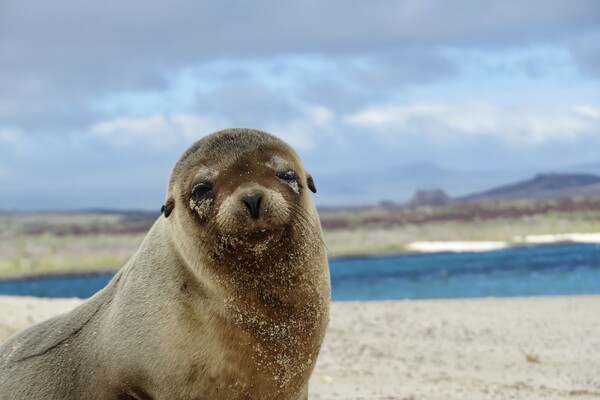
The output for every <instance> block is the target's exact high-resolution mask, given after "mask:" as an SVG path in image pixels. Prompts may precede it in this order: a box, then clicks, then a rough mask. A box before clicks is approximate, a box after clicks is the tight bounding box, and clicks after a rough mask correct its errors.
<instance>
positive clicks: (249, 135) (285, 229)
mask: <svg viewBox="0 0 600 400" xmlns="http://www.w3.org/2000/svg"><path fill="white" fill-rule="evenodd" d="M309 191H312V192H316V187H315V184H314V181H313V179H312V177H311V176H310V175H309V174H308V173H307V172H306V171H305V169H304V166H303V164H302V161H301V160H300V157H299V156H298V155H297V154H296V152H295V151H294V150H293V149H292V148H291V147H290V146H289V145H287V144H286V143H285V142H283V141H282V140H280V139H278V138H277V137H275V136H273V135H270V134H268V133H265V132H262V131H258V130H252V129H228V130H223V131H219V132H216V133H213V134H211V135H209V136H206V137H204V138H203V139H201V140H199V141H198V142H196V143H194V144H193V145H192V146H191V147H190V148H189V149H188V150H187V151H186V152H185V153H184V154H183V155H182V156H181V158H180V159H179V161H178V162H177V163H176V165H175V167H174V169H173V172H172V175H171V179H170V182H169V189H168V197H167V202H166V204H165V206H164V207H163V214H164V216H165V217H167V218H168V219H169V220H170V221H169V222H170V223H171V224H173V225H174V229H176V230H177V234H176V237H177V241H179V243H177V245H178V246H180V247H181V248H182V250H183V251H184V252H185V253H186V254H187V255H188V256H189V257H192V258H193V257H200V258H202V257H204V256H206V255H210V257H211V259H212V261H215V260H216V261H221V262H224V263H228V264H231V263H238V264H239V263H242V264H245V265H248V266H254V267H256V266H257V265H258V264H260V265H264V264H266V263H267V261H268V262H270V263H271V264H272V262H273V261H276V262H279V261H281V260H283V259H284V258H286V257H287V258H289V257H291V256H293V255H294V253H300V252H302V251H307V250H308V251H310V250H309V249H307V248H306V247H307V245H308V244H309V243H310V244H311V246H317V247H319V246H321V245H322V239H321V230H320V225H319V222H318V218H317V216H316V211H315V209H314V205H313V203H312V200H311V197H310V194H309V193H308V192H309ZM299 247H304V248H303V249H300V248H299ZM286 253H287V254H286ZM186 258H187V257H186ZM248 260H252V261H253V262H252V263H251V262H248ZM204 261H205V260H204ZM244 261H246V262H244Z"/></svg>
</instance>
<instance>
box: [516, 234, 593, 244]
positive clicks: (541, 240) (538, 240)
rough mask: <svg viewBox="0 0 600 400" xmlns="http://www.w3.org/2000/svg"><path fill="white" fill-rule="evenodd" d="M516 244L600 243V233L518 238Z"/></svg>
mask: <svg viewBox="0 0 600 400" xmlns="http://www.w3.org/2000/svg"><path fill="white" fill-rule="evenodd" d="M515 241H516V242H524V243H531V244H545V243H560V242H575V243H600V233H563V234H560V235H529V236H523V237H516V238H515Z"/></svg>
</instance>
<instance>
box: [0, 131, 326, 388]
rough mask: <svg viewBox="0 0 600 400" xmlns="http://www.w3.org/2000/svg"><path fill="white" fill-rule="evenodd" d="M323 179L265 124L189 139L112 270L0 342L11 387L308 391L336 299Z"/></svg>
mask: <svg viewBox="0 0 600 400" xmlns="http://www.w3.org/2000/svg"><path fill="white" fill-rule="evenodd" d="M288 171H293V174H292V175H290V173H289V172H288ZM286 173H288V175H285V174H286ZM290 176H291V177H292V178H293V179H292V178H290ZM313 189H314V190H316V188H315V187H314V182H313V181H312V178H311V177H310V175H308V174H307V173H306V172H305V171H304V168H303V166H302V163H301V161H300V159H299V157H298V156H297V155H296V153H295V152H294V151H293V150H292V149H291V148H290V147H289V146H287V145H286V144H285V143H283V142H282V141H281V140H279V139H277V138H275V137H274V136H271V135H268V134H266V133H264V132H260V131H253V130H246V129H237V130H227V131H222V132H217V133H215V134H213V135H210V136H208V137H206V138H204V139H202V140H200V141H198V142H197V143H195V144H194V145H192V146H191V147H190V148H189V149H188V150H187V151H186V152H185V153H184V154H183V155H182V157H181V158H180V160H179V161H178V162H177V164H176V165H175V168H174V169H173V172H172V175H171V179H170V182H169V189H168V193H167V201H166V203H165V207H164V211H163V212H164V214H163V216H162V217H160V218H159V219H158V220H157V222H156V223H155V224H154V226H153V227H152V229H151V230H150V232H149V233H148V235H147V237H146V239H145V240H144V242H143V243H142V245H141V247H140V249H139V250H138V252H137V253H136V254H135V255H134V256H133V257H132V259H131V260H130V261H129V262H128V263H127V265H126V266H125V267H124V268H123V269H122V270H121V271H120V272H119V273H118V274H117V275H116V276H115V278H114V279H113V280H112V281H111V283H109V285H108V286H107V287H106V288H105V289H103V290H102V291H101V292H99V293H98V294H97V295H96V296H94V297H92V298H91V299H90V300H88V301H87V302H85V303H84V304H83V305H82V306H80V307H78V308H77V309H75V310H74V311H72V312H70V313H68V314H65V315H62V316H59V317H56V318H54V319H51V320H49V321H47V322H44V323H42V324H39V325H36V326H34V327H32V328H29V329H27V330H25V331H23V332H21V333H19V334H17V335H15V336H13V337H12V338H10V339H9V340H8V341H7V342H5V343H4V344H3V345H2V346H0V388H1V389H0V400H13V399H14V400H16V399H24V398H27V399H33V400H41V399H44V400H52V399H81V398H93V399H100V400H105V399H106V400H108V399H140V400H147V399H173V400H177V399H182V400H183V399H190V400H191V399H293V400H296V399H300V398H306V397H307V385H308V379H309V377H310V374H311V372H312V370H313V368H314V365H315V362H316V359H317V355H318V352H319V349H320V346H321V342H322V340H323V337H324V334H325V330H326V327H327V323H328V318H329V317H328V310H329V298H330V288H329V273H328V267H327V259H326V255H325V251H324V245H323V242H322V238H321V228H320V224H319V222H318V217H317V214H316V210H315V208H314V205H313V203H312V200H311V199H310V196H309V193H308V190H313ZM314 190H313V191H314ZM199 193H204V194H205V195H203V196H200V195H199ZM256 195H260V198H261V200H260V203H257V204H260V207H258V208H257V209H256V210H257V215H256V216H253V215H252V213H251V212H249V206H246V205H245V203H244V198H248V196H256Z"/></svg>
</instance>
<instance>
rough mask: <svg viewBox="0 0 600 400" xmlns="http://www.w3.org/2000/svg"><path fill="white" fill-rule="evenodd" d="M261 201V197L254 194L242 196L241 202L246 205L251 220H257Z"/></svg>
mask: <svg viewBox="0 0 600 400" xmlns="http://www.w3.org/2000/svg"><path fill="white" fill-rule="evenodd" d="M261 200H262V196H261V195H260V194H255V195H252V196H244V197H243V198H242V201H243V202H244V204H245V205H246V208H247V209H248V211H250V215H252V218H258V217H259V215H260V201H261Z"/></svg>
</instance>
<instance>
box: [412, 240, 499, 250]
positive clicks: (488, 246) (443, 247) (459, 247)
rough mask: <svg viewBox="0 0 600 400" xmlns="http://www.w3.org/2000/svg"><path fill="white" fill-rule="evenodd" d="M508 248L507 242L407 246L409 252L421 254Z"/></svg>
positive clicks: (417, 243)
mask: <svg viewBox="0 0 600 400" xmlns="http://www.w3.org/2000/svg"><path fill="white" fill-rule="evenodd" d="M507 247H508V243H507V242H474V241H473V242H412V243H409V244H408V245H407V246H406V249H407V250H409V251H417V252H421V253H437V252H447V251H449V252H455V253H462V252H467V251H468V252H479V251H490V250H500V249H504V248H507Z"/></svg>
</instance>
